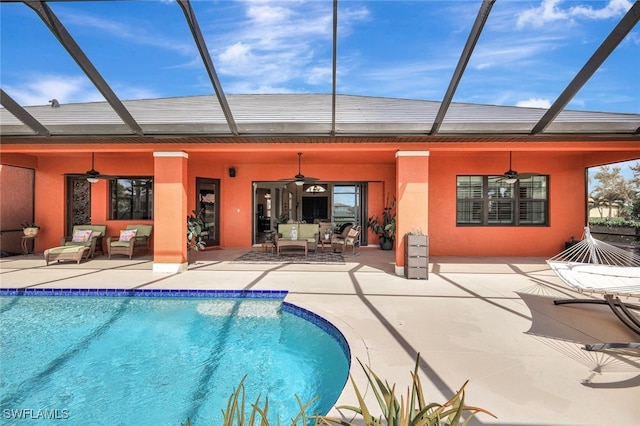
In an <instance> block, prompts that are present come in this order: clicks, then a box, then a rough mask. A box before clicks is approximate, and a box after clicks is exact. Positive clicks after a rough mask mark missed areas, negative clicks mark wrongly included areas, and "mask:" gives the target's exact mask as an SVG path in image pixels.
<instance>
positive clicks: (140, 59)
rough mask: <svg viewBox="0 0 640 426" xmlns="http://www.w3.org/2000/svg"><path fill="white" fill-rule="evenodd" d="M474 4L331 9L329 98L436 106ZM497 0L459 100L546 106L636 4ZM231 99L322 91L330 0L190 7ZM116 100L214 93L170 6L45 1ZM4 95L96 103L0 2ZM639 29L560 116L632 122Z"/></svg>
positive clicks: (39, 27) (352, 2)
mask: <svg viewBox="0 0 640 426" xmlns="http://www.w3.org/2000/svg"><path fill="white" fill-rule="evenodd" d="M480 3H481V2H480V0H473V1H464V0H457V1H456V0H447V1H430V0H422V1H412V2H403V1H395V0H394V1H356V0H341V1H340V2H339V18H338V22H339V29H338V37H339V38H338V80H337V90H338V93H342V94H352V95H364V96H384V97H399V98H411V99H423V100H435V101H440V100H441V99H442V98H443V96H444V93H445V91H446V89H447V86H448V84H449V81H450V79H451V75H452V73H453V71H454V69H455V67H456V64H457V61H458V59H459V56H460V53H461V52H462V49H463V47H464V44H465V42H466V39H467V37H468V35H469V32H470V30H471V27H472V25H473V22H474V20H475V17H476V14H477V11H478V9H479V7H480ZM632 3H633V2H632V1H629V0H607V1H590V0H580V1H560V0H537V1H509V0H498V1H497V2H496V3H495V5H494V6H493V9H492V11H491V14H490V16H489V18H488V21H487V24H486V27H485V30H484V31H483V34H482V36H481V37H480V40H479V42H478V44H477V46H476V49H475V52H474V54H473V56H472V58H471V60H470V62H469V65H468V68H467V71H466V73H465V76H464V77H463V79H462V81H461V83H460V85H459V87H458V90H457V92H456V95H455V97H454V102H471V103H482V104H494V105H510V106H533V107H543V108H545V107H548V106H549V105H551V103H553V101H554V100H555V99H556V98H557V97H558V96H559V95H560V93H561V92H562V90H563V89H564V88H565V87H566V85H567V84H568V83H569V82H570V81H571V79H572V78H573V77H574V76H575V74H576V73H577V72H578V71H579V70H580V69H581V68H582V66H583V65H584V63H585V62H586V61H587V60H588V59H589V57H590V56H591V55H592V53H593V52H594V51H595V50H596V49H597V47H598V46H599V45H600V44H601V43H602V41H603V40H604V39H605V38H606V36H607V35H608V34H609V33H610V32H611V30H612V29H613V28H614V26H615V25H616V24H617V23H618V22H619V20H620V19H621V17H622V16H623V15H624V14H625V13H626V11H627V10H628V9H629V8H630V7H631V6H632ZM192 4H193V8H194V10H195V12H196V16H197V17H198V22H199V24H200V27H201V29H202V31H203V33H204V36H205V40H206V42H207V45H208V48H209V50H210V54H211V57H212V59H213V63H214V65H215V67H216V70H217V73H218V76H219V79H220V81H221V82H222V85H223V88H224V90H225V92H226V93H227V94H233V93H330V92H331V71H332V68H331V67H332V64H331V50H332V9H331V8H332V2H331V0H315V1H301V0H300V1H293V0H291V1H268V0H259V1H258V0H257V1H245V0H242V1H230V0H221V1H216V0H207V1H204V0H200V1H197V0H196V1H193V2H192ZM49 5H50V7H51V8H52V10H53V11H54V12H55V14H56V15H57V16H58V18H59V19H60V20H61V21H62V23H63V24H64V25H65V27H66V28H67V29H68V31H69V32H70V33H71V35H72V36H73V37H74V38H75V40H76V41H77V42H78V44H79V45H80V47H81V48H82V49H83V50H84V51H85V53H86V54H87V55H88V57H89V58H90V59H91V61H92V62H93V64H94V65H95V66H96V67H97V69H98V70H99V71H100V73H101V74H102V75H103V77H104V78H105V79H106V81H107V82H108V83H109V84H110V85H111V87H112V88H113V90H114V91H115V92H116V94H117V95H118V96H119V97H120V98H121V99H125V100H126V99H142V98H156V97H176V96H191V95H204V94H212V93H214V92H213V88H212V86H211V83H210V81H209V79H208V76H207V74H206V72H205V69H204V67H203V65H202V61H201V59H200V57H199V54H198V52H197V49H196V47H195V45H194V43H193V38H192V36H191V33H190V32H189V29H188V27H187V24H186V22H185V19H184V15H183V12H182V10H181V8H180V7H179V6H178V5H177V4H176V3H175V2H173V1H169V0H165V1H160V0H155V1H154V0H149V1H135V2H132V1H115V2H86V3H85V2H52V3H49ZM0 24H1V29H0V31H1V34H0V36H1V39H0V43H1V45H0V48H1V53H0V55H1V56H0V59H1V60H2V62H1V66H0V79H1V85H2V88H3V89H4V90H5V91H6V92H7V93H8V94H9V95H11V96H12V97H13V98H14V99H16V100H17V101H18V102H19V103H21V104H23V105H44V104H47V102H48V100H49V99H52V98H56V99H58V100H59V101H60V102H62V103H71V102H87V101H102V100H104V99H103V98H102V96H101V95H100V93H99V92H98V91H97V90H96V89H95V88H94V87H93V85H92V83H91V82H90V81H89V80H88V79H87V78H86V76H85V75H84V74H83V72H82V71H81V70H80V68H79V67H78V66H77V65H76V64H75V62H74V61H73V60H72V59H71V58H70V57H69V55H68V54H67V53H66V51H64V49H63V48H62V47H61V46H60V45H59V43H58V42H57V40H56V39H55V38H54V37H53V35H52V34H51V33H50V31H49V30H48V29H47V28H46V27H45V25H44V24H43V23H42V21H41V20H40V18H38V16H37V15H36V13H35V12H34V11H32V10H31V9H29V8H28V7H26V6H25V5H24V4H21V3H2V4H0ZM639 70H640V27H638V26H636V28H634V29H633V30H632V32H631V33H630V34H629V35H628V36H627V37H626V38H625V40H624V41H623V42H622V43H621V44H620V46H618V48H617V49H616V51H614V52H613V53H612V55H611V56H610V57H609V58H608V59H607V61H606V62H605V63H604V64H603V66H602V67H601V68H600V69H599V70H598V71H597V72H596V73H595V75H594V76H593V77H592V78H591V80H590V81H589V82H587V84H586V85H585V86H584V87H583V88H582V89H581V90H580V92H578V94H577V95H576V96H575V97H574V99H573V100H572V101H571V103H570V104H569V105H568V106H567V108H568V109H576V110H589V111H609V112H627V113H640V90H638V81H637V74H638V72H639Z"/></svg>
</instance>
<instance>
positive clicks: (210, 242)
mask: <svg viewBox="0 0 640 426" xmlns="http://www.w3.org/2000/svg"><path fill="white" fill-rule="evenodd" d="M196 200H197V209H202V211H203V213H204V229H203V230H202V240H203V241H204V242H205V244H206V245H207V247H209V246H217V245H220V232H219V230H220V224H219V219H218V218H219V217H220V214H219V213H220V179H208V178H196Z"/></svg>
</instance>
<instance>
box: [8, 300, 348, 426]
mask: <svg viewBox="0 0 640 426" xmlns="http://www.w3.org/2000/svg"><path fill="white" fill-rule="evenodd" d="M288 308H289V309H283V303H282V301H281V300H273V299H271V300H268V299H197V298H184V299H174V298H147V297H102V298H101V297H0V400H1V402H0V405H1V407H0V408H1V410H0V419H1V420H0V423H1V424H25V419H24V418H27V419H29V420H31V419H36V418H37V419H38V420H41V421H38V422H37V423H38V424H43V425H44V424H61V423H60V422H61V421H63V420H61V419H64V421H63V424H68V425H76V424H77V425H80V424H82V425H88V424H91V425H109V426H114V425H124V424H139V425H173V426H178V425H180V423H181V422H184V423H186V420H187V418H191V420H192V421H193V422H194V425H195V426H198V425H218V424H221V423H222V410H224V409H225V408H226V404H227V400H228V398H229V396H230V395H231V393H232V392H233V390H234V388H236V387H237V386H238V384H239V383H240V381H241V379H242V377H243V376H244V375H245V374H246V379H245V383H244V384H245V391H246V405H247V407H250V404H251V403H253V402H255V400H256V398H257V397H258V395H261V403H260V406H263V405H264V401H265V397H268V398H269V414H270V415H269V421H270V423H271V424H272V425H275V424H277V421H278V419H279V420H280V422H281V423H282V424H283V425H284V424H288V423H290V420H289V419H291V418H293V417H295V416H296V415H297V413H298V412H299V406H298V403H297V400H296V395H297V396H298V397H300V399H301V400H302V401H303V402H304V403H306V402H308V401H310V400H311V399H313V398H314V397H316V396H319V398H318V400H317V401H316V402H315V403H314V404H313V405H312V406H311V407H310V408H309V410H307V413H308V414H314V413H316V412H317V413H320V414H326V413H327V412H328V411H329V410H330V409H331V407H332V406H333V405H334V404H335V402H336V400H337V398H338V396H339V395H340V392H341V391H342V389H343V387H344V385H345V383H346V380H347V376H348V370H349V359H348V349H347V350H346V351H345V347H344V343H342V344H341V343H340V342H339V341H338V339H336V338H335V336H332V335H329V334H328V333H327V332H326V331H325V330H323V329H322V328H320V327H319V326H318V325H316V324H313V323H312V322H310V321H308V320H306V319H303V318H302V317H301V316H299V315H296V314H295V313H292V312H291V311H294V312H295V309H291V305H288ZM20 417H22V419H20ZM26 423H31V422H26Z"/></svg>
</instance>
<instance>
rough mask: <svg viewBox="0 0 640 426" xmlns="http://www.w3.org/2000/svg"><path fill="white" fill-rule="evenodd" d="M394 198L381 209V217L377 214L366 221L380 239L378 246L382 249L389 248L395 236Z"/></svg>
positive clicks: (391, 246)
mask: <svg viewBox="0 0 640 426" xmlns="http://www.w3.org/2000/svg"><path fill="white" fill-rule="evenodd" d="M395 208H396V200H395V198H394V199H393V200H392V201H389V196H387V202H386V206H385V208H384V210H383V211H382V219H380V218H379V217H378V216H371V217H370V218H369V219H368V221H367V226H368V227H369V228H370V229H371V230H372V231H373V233H374V234H376V235H377V236H378V239H379V240H380V248H381V249H382V250H391V249H392V248H393V243H394V241H395V238H396V212H395Z"/></svg>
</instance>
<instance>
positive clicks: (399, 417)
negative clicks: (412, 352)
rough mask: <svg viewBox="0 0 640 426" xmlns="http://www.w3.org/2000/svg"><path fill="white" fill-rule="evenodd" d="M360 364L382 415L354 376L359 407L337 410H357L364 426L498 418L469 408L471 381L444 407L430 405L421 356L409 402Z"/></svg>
mask: <svg viewBox="0 0 640 426" xmlns="http://www.w3.org/2000/svg"><path fill="white" fill-rule="evenodd" d="M358 362H359V363H360V366H361V367H362V369H363V370H364V372H365V374H366V376H367V380H368V382H369V386H370V387H371V389H372V391H373V393H374V394H375V396H376V399H377V401H378V405H379V408H380V410H381V412H382V414H381V415H380V416H379V417H377V418H376V417H375V416H374V414H373V413H372V412H371V410H370V409H369V407H367V404H366V403H365V401H364V398H363V397H362V394H361V393H360V390H359V389H358V386H357V385H356V383H355V382H354V380H353V377H351V383H352V384H353V388H354V390H355V392H356V396H357V398H358V406H340V407H336V408H337V409H338V410H349V411H353V412H354V413H356V414H357V415H359V416H360V417H362V420H363V421H364V424H366V425H367V426H382V425H388V426H437V425H445V426H454V425H461V424H462V425H466V424H468V422H469V420H470V419H471V418H472V417H473V416H474V415H475V414H476V413H485V414H488V415H490V416H492V417H495V416H494V415H493V414H491V413H490V412H488V411H487V410H485V409H483V408H479V407H473V406H468V405H465V403H464V388H465V386H466V385H467V383H468V382H465V384H464V385H462V387H461V388H460V390H458V392H457V393H456V394H455V395H454V396H453V397H451V399H449V400H448V401H447V402H445V403H444V404H438V403H433V402H432V403H426V402H425V396H424V392H423V390H422V384H421V382H420V377H419V376H418V365H419V362H420V354H418V356H417V359H416V365H415V368H414V370H413V372H412V373H411V379H412V383H413V384H412V386H411V389H410V390H409V389H407V394H406V400H405V398H404V397H403V396H402V395H401V396H400V401H399V402H398V398H397V397H396V393H395V391H396V388H395V384H394V385H391V386H390V385H389V383H388V382H387V381H384V382H383V381H382V380H381V379H380V378H379V377H378V376H377V375H376V374H375V373H374V372H373V370H371V368H370V367H365V366H364V365H362V363H361V362H360V360H358ZM465 413H468V414H469V417H468V418H466V419H464V417H463V415H464V414H465ZM322 421H323V423H322V424H326V425H331V424H334V425H340V426H355V424H354V423H349V422H346V421H344V420H341V419H335V418H330V417H322ZM358 424H359V423H358Z"/></svg>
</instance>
